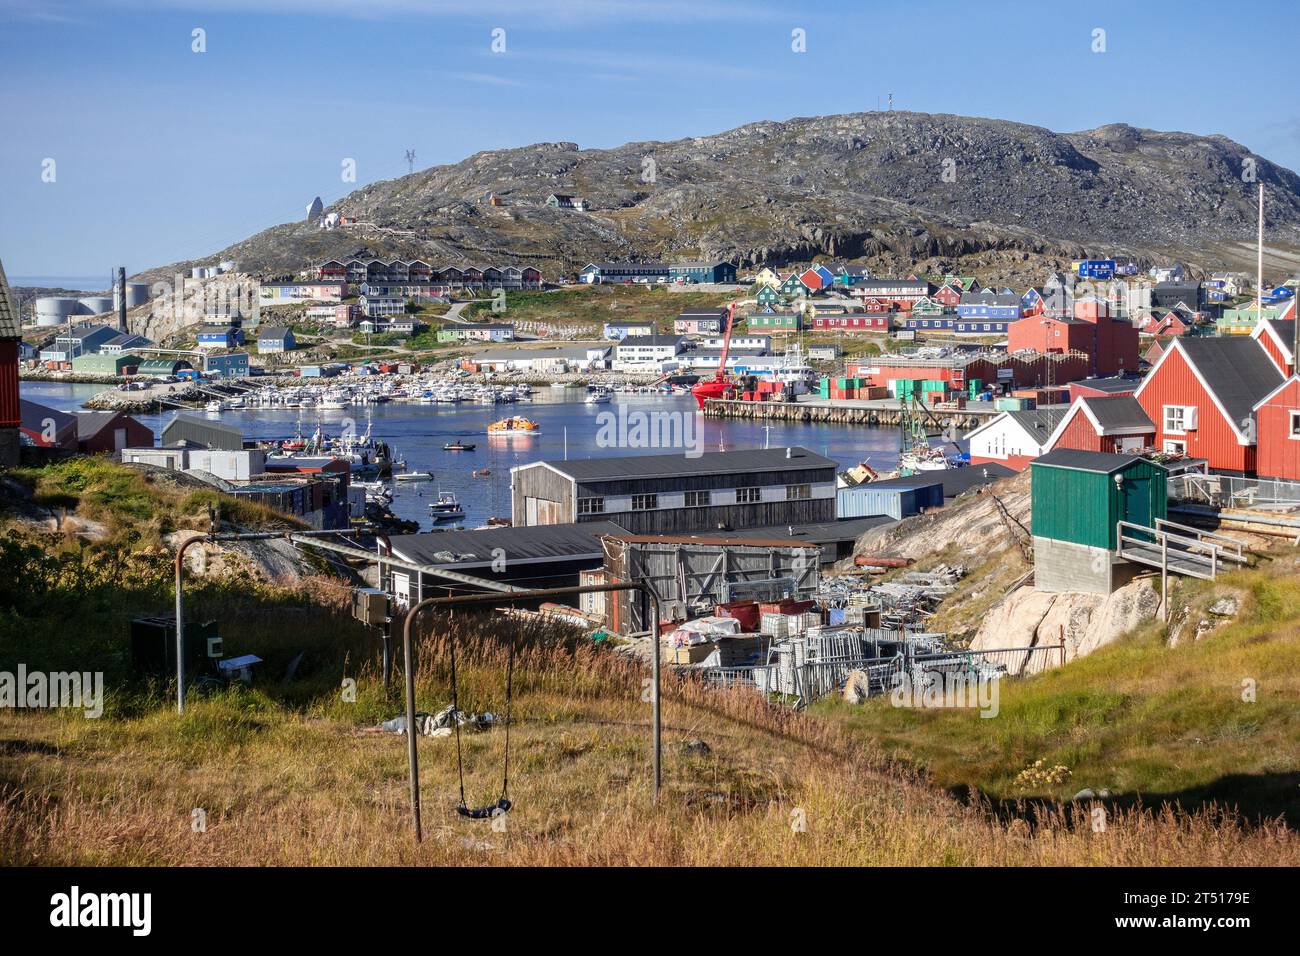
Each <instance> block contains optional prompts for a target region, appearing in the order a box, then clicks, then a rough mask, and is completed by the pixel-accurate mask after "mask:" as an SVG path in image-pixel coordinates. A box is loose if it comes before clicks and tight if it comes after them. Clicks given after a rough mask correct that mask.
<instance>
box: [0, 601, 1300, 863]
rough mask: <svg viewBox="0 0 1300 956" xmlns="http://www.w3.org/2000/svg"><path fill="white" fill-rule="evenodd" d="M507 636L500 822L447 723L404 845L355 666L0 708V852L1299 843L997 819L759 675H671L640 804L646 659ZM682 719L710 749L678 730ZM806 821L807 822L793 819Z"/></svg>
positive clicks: (385, 761) (1150, 824) (542, 856)
mask: <svg viewBox="0 0 1300 956" xmlns="http://www.w3.org/2000/svg"><path fill="white" fill-rule="evenodd" d="M444 623H445V622H444ZM456 627H457V629H458V633H459V634H460V635H461V641H462V645H463V646H462V651H461V656H462V674H461V678H462V679H461V704H462V706H463V707H465V708H466V709H476V710H482V709H491V710H499V708H500V706H501V704H502V693H503V686H502V673H503V664H504V652H503V650H502V646H501V645H500V644H499V642H498V640H497V634H499V632H500V628H499V623H498V622H494V621H492V620H490V619H480V620H478V621H477V622H476V621H474V620H473V619H466V618H462V619H461V621H460V622H459V623H458V624H457V625H456ZM512 627H513V625H512ZM438 630H439V631H445V627H440V628H438ZM516 637H517V638H518V639H519V640H520V642H521V646H522V648H523V649H522V650H521V651H520V652H519V655H518V657H517V660H516V685H515V701H514V715H515V718H516V720H515V723H514V725H513V727H512V731H511V738H512V739H511V746H512V764H511V766H512V774H511V776H512V786H511V796H512V798H513V799H514V800H515V802H516V807H515V809H514V810H513V811H512V812H511V813H510V815H509V816H508V818H507V826H506V829H505V832H494V831H493V829H492V828H491V826H490V824H488V823H480V822H473V821H466V820H462V819H461V818H459V817H458V816H457V815H456V813H455V811H454V807H455V804H456V802H457V799H458V792H457V786H456V776H455V764H454V749H455V741H454V739H453V738H441V739H421V740H420V743H419V748H420V755H421V780H422V791H423V799H424V819H425V829H426V839H425V841H424V843H422V844H419V845H417V844H415V843H414V841H413V839H412V837H411V833H410V824H409V816H408V809H407V803H406V786H407V782H406V746H405V739H404V738H400V737H397V736H395V735H390V734H377V733H370V732H366V730H365V728H368V727H370V726H373V724H374V723H375V722H376V721H377V719H378V718H380V717H383V716H387V715H391V714H394V713H397V712H399V711H400V709H401V704H400V699H399V698H398V697H397V696H396V695H394V696H393V697H392V699H391V700H385V699H384V696H383V693H382V689H381V688H380V687H379V686H378V682H377V681H376V680H375V677H374V674H373V672H372V671H371V670H370V669H369V666H367V668H365V669H364V670H363V671H362V673H361V674H360V675H359V676H360V681H359V687H358V696H357V700H356V701H355V702H354V703H348V702H345V701H343V700H342V699H341V696H340V695H339V694H337V693H322V694H320V695H318V696H317V697H315V698H314V699H312V700H311V701H310V702H309V703H308V704H307V705H306V706H303V707H298V708H295V709H290V708H288V707H286V706H284V704H283V703H282V702H279V701H276V700H275V699H273V698H272V697H271V696H270V695H269V694H268V693H266V692H263V691H260V690H259V691H249V690H245V691H240V692H230V693H226V694H222V695H219V696H217V697H214V698H210V699H207V700H195V701H194V702H193V704H192V705H191V706H190V707H189V708H188V712H187V714H186V715H185V716H184V717H179V716H177V715H176V714H175V713H174V712H172V711H171V710H170V709H168V708H166V707H165V706H164V705H155V706H153V707H150V708H147V709H140V710H138V712H137V715H136V716H118V717H109V718H105V719H102V720H99V721H92V720H86V719H84V718H83V717H82V716H81V715H80V714H79V713H75V714H74V713H50V712H41V713H32V712H14V711H9V712H5V713H3V714H0V861H3V862H5V863H17V864H128V865H219V864H234V865H256V864H269V865H281V864H364V865H369V864H409V863H418V864H450V865H490V864H515V865H620V866H621V865H643V866H644V865H681V864H687V865H690V864H696V865H704V864H721V865H733V866H739V865H745V866H754V865H785V864H791V865H793V864H837V865H854V864H864V865H877V864H894V865H973V864H978V865H1034V864H1051V865H1058V864H1067V865H1074V864H1081V865H1098V866H1103V865H1122V864H1160V865H1166V864H1168V865H1178V864H1196V865H1211V866H1217V865H1224V866H1227V865H1279V866H1280V865H1296V864H1297V863H1300V840H1297V837H1296V834H1295V833H1294V832H1292V831H1290V830H1287V829H1286V828H1285V827H1282V826H1280V825H1275V824H1265V825H1263V826H1259V827H1256V828H1250V829H1248V828H1245V827H1242V826H1241V825H1240V824H1239V823H1238V822H1237V821H1235V820H1233V819H1231V818H1226V817H1223V816H1220V815H1218V814H1217V813H1215V812H1213V811H1209V812H1202V813H1200V814H1197V815H1190V816H1188V815H1175V814H1174V813H1172V812H1169V811H1161V812H1157V813H1152V812H1149V811H1145V810H1142V809H1140V808H1139V809H1131V810H1127V811H1120V812H1115V813H1112V815H1111V816H1110V818H1109V819H1108V820H1107V824H1106V827H1105V829H1104V832H1094V828H1093V823H1092V819H1091V817H1090V816H1089V813H1088V810H1089V808H1087V807H1083V808H1072V807H1068V806H1067V807H1059V806H1052V805H1038V806H1029V805H1025V806H1023V807H1022V808H1020V809H1021V813H1020V815H1019V816H1015V817H1012V818H1011V819H1010V821H1009V822H1002V821H1000V820H999V819H998V818H997V816H996V815H995V814H993V813H991V812H989V808H986V807H967V806H963V805H961V804H959V803H958V802H957V801H955V800H953V799H952V798H950V797H949V796H947V795H946V794H943V793H941V792H938V791H936V790H934V789H932V788H929V787H927V786H925V785H924V784H923V783H922V782H921V781H920V780H919V779H918V778H916V777H914V776H912V775H910V774H908V773H906V772H904V771H901V770H899V769H897V768H894V767H891V766H889V765H887V764H886V763H884V762H883V761H881V760H879V759H878V758H876V757H873V755H872V754H871V753H868V752H866V751H864V750H862V749H860V745H858V744H855V743H853V742H852V741H851V738H849V737H848V736H845V735H844V734H843V732H842V731H841V730H840V729H838V728H837V727H836V726H835V725H834V724H833V723H832V722H828V721H825V720H819V719H817V718H815V717H810V716H805V715H799V714H794V713H792V712H790V711H788V710H782V709H776V708H773V707H770V706H768V705H767V703H766V702H765V701H763V700H762V699H761V698H759V697H758V696H757V695H754V694H750V693H745V692H732V693H720V692H717V691H712V690H708V689H705V688H702V687H699V686H697V685H694V684H685V683H680V682H676V681H674V682H672V683H671V684H670V685H669V687H668V688H667V690H666V693H665V702H664V722H665V734H664V742H665V761H664V764H665V766H664V777H665V780H664V782H665V789H664V792H663V794H662V796H661V799H660V801H659V803H658V805H654V804H653V803H652V802H651V798H650V787H649V772H650V771H649V724H648V721H649V705H648V704H646V703H643V702H642V688H643V680H644V674H643V673H642V669H641V667H640V666H639V665H636V664H633V663H632V662H630V661H629V660H627V659H625V658H623V657H622V656H620V655H617V654H614V653H611V652H608V651H602V650H600V649H598V648H594V647H591V646H588V645H585V644H580V645H578V646H572V645H571V644H568V643H567V642H564V641H561V640H559V639H558V637H557V635H555V634H554V633H549V632H543V631H538V630H529V629H525V630H524V631H522V632H519V633H517V634H516ZM445 651H446V645H445V642H444V638H441V637H435V638H432V639H430V642H429V644H428V646H427V647H426V649H425V651H424V654H423V655H422V664H421V666H420V668H419V671H418V704H419V706H420V708H421V709H424V710H436V709H438V708H439V707H440V706H442V705H443V704H444V703H446V702H447V701H448V699H449V695H448V679H447V678H448V674H447V666H446V664H447V655H446V653H445ZM352 673H354V674H355V670H354V671H353V672H352ZM341 676H342V675H341V674H340V677H341ZM398 686H400V681H399V682H398ZM119 711H120V712H123V713H129V712H130V711H131V709H130V708H119ZM696 738H698V739H702V740H704V741H706V742H707V743H708V745H709V747H710V752H708V753H707V754H704V755H693V754H691V753H689V752H687V751H685V750H684V749H683V748H682V744H683V743H684V742H685V741H687V740H691V739H696ZM502 744H503V734H502V733H501V732H500V731H499V730H497V731H492V732H489V733H485V734H480V735H473V736H468V735H467V736H466V737H465V738H464V746H465V761H466V783H467V796H468V799H469V802H470V803H471V804H476V803H487V802H489V801H490V800H492V799H494V798H495V797H496V795H497V793H496V790H497V788H498V787H499V785H500V770H501V756H502ZM196 808H201V809H202V810H203V811H205V812H206V815H207V827H206V831H205V832H194V830H193V829H192V826H191V820H192V811H193V810H194V809H196ZM799 819H803V820H806V824H807V825H806V829H805V830H803V831H798V830H797V828H796V827H795V826H793V825H792V824H794V823H795V822H797V821H798V820H799Z"/></svg>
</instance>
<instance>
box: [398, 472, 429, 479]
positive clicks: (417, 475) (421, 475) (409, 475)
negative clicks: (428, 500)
mask: <svg viewBox="0 0 1300 956" xmlns="http://www.w3.org/2000/svg"><path fill="white" fill-rule="evenodd" d="M393 480H394V481H432V480H433V472H431V471H407V472H403V473H402V474H400V475H396V476H394V478H393Z"/></svg>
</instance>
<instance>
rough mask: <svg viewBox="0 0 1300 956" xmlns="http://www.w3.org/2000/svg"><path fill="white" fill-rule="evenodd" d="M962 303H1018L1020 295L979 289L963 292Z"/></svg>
mask: <svg viewBox="0 0 1300 956" xmlns="http://www.w3.org/2000/svg"><path fill="white" fill-rule="evenodd" d="M961 304H962V305H1017V306H1018V305H1020V296H1018V295H1016V294H1015V293H1014V292H994V291H992V290H991V289H981V290H980V291H979V292H963V293H962V294H961Z"/></svg>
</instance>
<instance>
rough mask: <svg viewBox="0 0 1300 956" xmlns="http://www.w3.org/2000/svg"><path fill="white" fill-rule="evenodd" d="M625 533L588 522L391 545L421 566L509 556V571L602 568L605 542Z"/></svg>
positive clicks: (419, 537)
mask: <svg viewBox="0 0 1300 956" xmlns="http://www.w3.org/2000/svg"><path fill="white" fill-rule="evenodd" d="M625 533H626V532H625V531H624V529H623V528H622V527H620V526H619V525H617V524H615V523H614V522H612V521H588V522H579V523H577V524H548V525H535V526H532V527H505V528H483V529H481V530H476V531H434V532H429V533H425V534H402V535H393V536H392V538H391V543H392V548H393V552H394V553H395V554H397V555H399V556H401V557H403V558H405V559H406V560H408V561H412V562H414V563H416V564H436V565H440V566H442V567H462V568H469V567H481V566H490V565H491V564H492V563H493V562H494V560H496V559H497V558H500V557H502V556H503V555H504V558H505V562H506V567H509V566H510V564H511V563H512V562H514V563H520V562H524V561H547V560H553V561H564V560H574V559H580V558H589V559H591V560H592V561H595V562H599V561H600V560H602V559H603V556H604V549H603V546H602V545H601V542H600V538H601V536H602V535H607V534H609V535H614V534H617V535H621V534H625Z"/></svg>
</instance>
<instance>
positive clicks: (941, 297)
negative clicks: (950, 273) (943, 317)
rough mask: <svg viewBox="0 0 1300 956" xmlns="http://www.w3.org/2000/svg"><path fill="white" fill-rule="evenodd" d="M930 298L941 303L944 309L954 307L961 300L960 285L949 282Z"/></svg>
mask: <svg viewBox="0 0 1300 956" xmlns="http://www.w3.org/2000/svg"><path fill="white" fill-rule="evenodd" d="M930 298H932V299H933V300H934V301H935V302H939V303H942V305H943V307H944V308H945V309H955V308H957V304H958V303H959V302H961V287H960V286H958V285H955V284H954V283H951V282H950V283H948V285H946V286H944V287H943V288H942V289H940V290H939V291H938V292H936V293H935V294H934V295H932V296H930Z"/></svg>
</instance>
